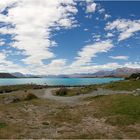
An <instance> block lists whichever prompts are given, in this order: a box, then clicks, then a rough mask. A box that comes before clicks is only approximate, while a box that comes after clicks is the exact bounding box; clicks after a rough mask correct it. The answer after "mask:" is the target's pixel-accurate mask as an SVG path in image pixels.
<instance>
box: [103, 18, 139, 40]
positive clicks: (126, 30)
mask: <svg viewBox="0 0 140 140" xmlns="http://www.w3.org/2000/svg"><path fill="white" fill-rule="evenodd" d="M105 29H106V30H114V29H115V30H117V31H118V32H119V33H120V34H119V38H118V40H119V41H122V40H125V39H127V38H130V37H131V36H133V35H134V34H135V32H138V31H140V20H129V19H117V20H115V21H113V22H112V23H111V22H109V23H108V24H107V26H106V28H105Z"/></svg>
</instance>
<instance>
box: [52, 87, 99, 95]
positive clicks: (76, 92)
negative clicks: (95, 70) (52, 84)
mask: <svg viewBox="0 0 140 140" xmlns="http://www.w3.org/2000/svg"><path fill="white" fill-rule="evenodd" d="M93 90H97V86H96V85H92V86H84V87H75V88H71V89H70V88H67V89H65V91H66V93H65V94H61V93H60V94H57V92H58V91H60V89H58V90H57V91H54V93H53V94H54V95H56V96H75V95H80V94H88V93H89V92H91V91H93Z"/></svg>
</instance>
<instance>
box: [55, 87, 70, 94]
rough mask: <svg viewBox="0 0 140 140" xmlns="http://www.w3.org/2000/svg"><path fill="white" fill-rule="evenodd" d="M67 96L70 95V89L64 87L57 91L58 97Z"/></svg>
mask: <svg viewBox="0 0 140 140" xmlns="http://www.w3.org/2000/svg"><path fill="white" fill-rule="evenodd" d="M67 94H68V89H67V88H65V87H62V88H60V89H58V90H57V91H56V95H57V96H66V95H67Z"/></svg>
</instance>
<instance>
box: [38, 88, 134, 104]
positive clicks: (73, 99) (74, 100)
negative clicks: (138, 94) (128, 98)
mask: <svg viewBox="0 0 140 140" xmlns="http://www.w3.org/2000/svg"><path fill="white" fill-rule="evenodd" d="M56 89H58V88H48V89H45V90H44V92H43V93H41V94H38V95H39V97H41V98H44V99H50V100H55V101H58V102H62V103H68V104H80V103H81V102H80V101H82V100H83V99H84V98H86V97H94V96H97V95H110V94H125V93H132V92H128V91H112V90H107V89H102V88H99V89H98V90H97V91H92V92H90V93H88V94H80V95H75V96H70V97H62V96H61V97H60V96H55V95H53V94H52V91H53V90H56Z"/></svg>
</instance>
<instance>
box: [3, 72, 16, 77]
mask: <svg viewBox="0 0 140 140" xmlns="http://www.w3.org/2000/svg"><path fill="white" fill-rule="evenodd" d="M0 78H16V76H14V75H12V74H10V73H0Z"/></svg>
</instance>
